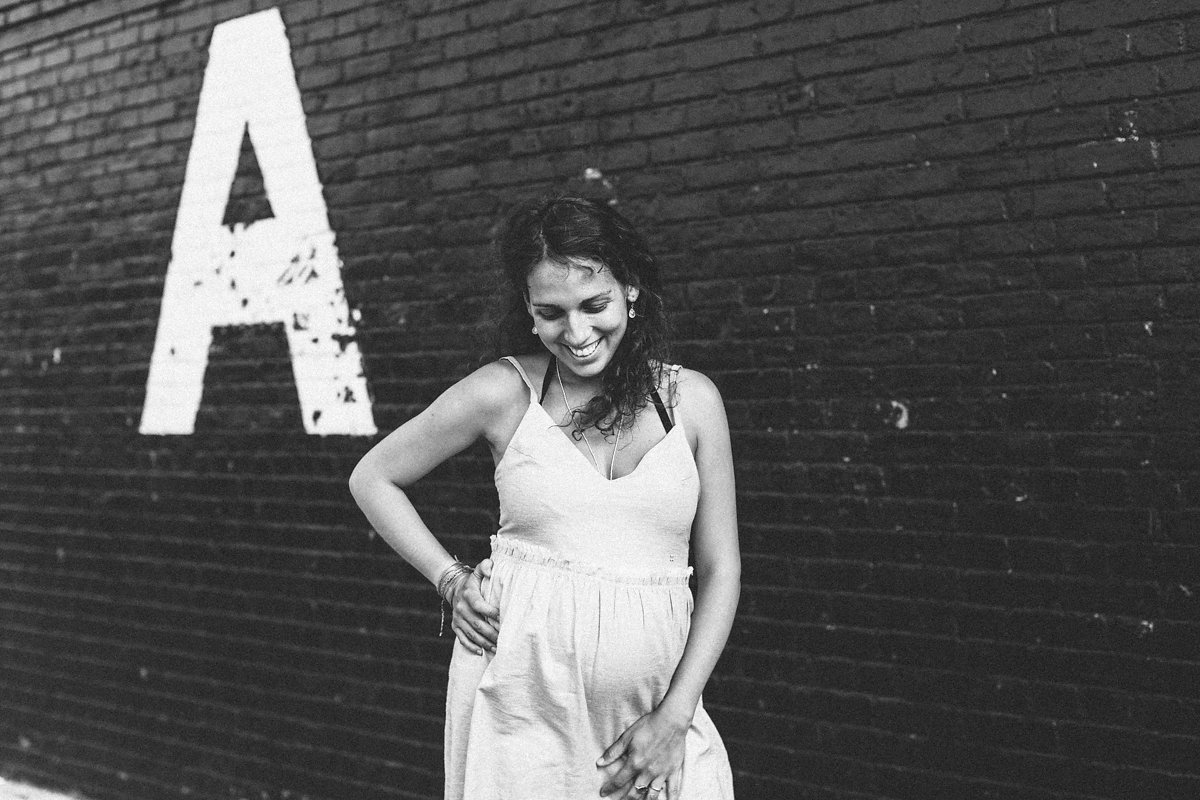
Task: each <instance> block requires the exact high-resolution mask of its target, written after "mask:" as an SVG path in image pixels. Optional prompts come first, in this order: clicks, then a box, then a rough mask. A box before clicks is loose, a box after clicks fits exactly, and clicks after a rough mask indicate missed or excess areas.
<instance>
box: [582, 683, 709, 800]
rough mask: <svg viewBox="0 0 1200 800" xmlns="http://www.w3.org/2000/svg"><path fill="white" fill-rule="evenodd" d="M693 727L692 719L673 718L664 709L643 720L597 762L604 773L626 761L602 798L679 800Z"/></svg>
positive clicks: (602, 789)
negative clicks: (686, 748) (606, 769)
mask: <svg viewBox="0 0 1200 800" xmlns="http://www.w3.org/2000/svg"><path fill="white" fill-rule="evenodd" d="M690 725H691V720H690V719H683V718H681V717H680V716H679V715H672V714H671V713H670V712H669V711H668V710H666V709H664V708H663V707H662V706H660V707H659V708H656V709H655V710H653V711H651V712H650V713H649V714H644V715H642V716H641V717H639V718H638V719H637V721H636V722H634V723H633V724H632V725H630V726H629V727H628V728H626V729H625V732H624V733H622V734H621V735H620V736H619V737H618V738H617V740H616V741H615V742H613V743H612V744H611V745H609V746H608V749H607V750H605V751H604V754H603V755H601V756H600V760H599V761H597V762H596V766H597V767H600V768H602V769H603V768H604V767H609V766H612V765H613V764H616V763H617V762H618V761H620V760H622V759H624V763H623V764H621V766H620V769H618V770H617V771H616V773H615V774H613V775H611V776H610V777H609V778H608V780H606V781H605V782H604V785H603V786H601V787H600V795H601V796H602V797H609V798H610V800H676V798H678V797H679V796H680V784H681V782H682V780H683V752H684V741H685V740H686V737H687V731H688V727H689V726H690ZM639 788H640V789H641V791H638V790H639ZM613 792H616V794H611V793H613ZM610 795H611V796H610Z"/></svg>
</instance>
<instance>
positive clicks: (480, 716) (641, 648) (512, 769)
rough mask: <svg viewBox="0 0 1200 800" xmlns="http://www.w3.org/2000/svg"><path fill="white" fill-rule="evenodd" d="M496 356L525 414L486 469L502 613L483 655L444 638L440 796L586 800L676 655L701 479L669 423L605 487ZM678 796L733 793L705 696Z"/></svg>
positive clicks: (492, 590) (495, 594) (686, 618)
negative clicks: (517, 389) (493, 495)
mask: <svg viewBox="0 0 1200 800" xmlns="http://www.w3.org/2000/svg"><path fill="white" fill-rule="evenodd" d="M505 360H507V361H508V362H509V363H511V364H512V365H513V366H514V367H515V368H516V369H517V371H518V372H520V374H521V378H522V380H524V382H525V384H526V386H528V387H529V408H528V409H527V410H526V412H525V415H524V417H522V419H521V422H520V424H519V425H518V426H517V430H516V432H515V433H514V434H513V437H512V440H511V441H510V442H509V444H508V448H507V449H506V450H505V452H504V455H503V456H502V457H501V459H500V462H499V463H498V464H497V465H496V472H495V479H496V487H497V490H498V492H499V497H500V529H499V531H498V532H497V534H496V535H495V536H493V537H492V556H491V557H492V562H493V568H492V577H491V579H490V580H485V581H484V587H483V591H484V595H485V597H487V599H488V600H489V601H490V602H492V603H494V604H496V605H498V606H499V608H500V619H501V622H500V636H499V639H498V641H497V644H496V653H495V654H494V655H493V654H492V653H488V652H486V651H485V653H484V655H483V656H479V655H476V654H475V653H472V652H471V651H470V650H468V649H467V648H466V647H464V646H463V645H462V644H460V643H458V642H457V641H456V642H455V645H454V654H453V657H452V658H451V662H450V675H449V684H448V688H447V695H446V733H445V767H446V793H445V800H542V799H543V798H544V799H545V800H583V798H587V800H593V799H594V798H597V797H599V790H600V786H601V785H602V784H603V782H604V781H605V779H606V778H607V777H608V775H610V774H613V773H615V772H616V770H617V769H619V767H620V765H621V762H620V761H618V762H617V763H616V764H614V765H611V766H609V767H607V768H605V769H604V770H601V769H600V768H598V767H597V766H596V759H598V758H599V757H600V754H601V753H602V752H604V750H605V748H607V747H608V746H609V745H610V744H612V743H613V742H614V741H616V739H617V737H618V736H620V735H621V733H623V732H624V731H625V729H626V728H628V727H629V725H630V724H632V723H633V722H634V721H635V720H637V719H638V718H639V717H641V716H642V715H643V714H646V713H647V712H649V711H651V710H653V709H654V707H655V706H656V705H657V704H658V702H659V701H660V700H661V699H662V697H663V695H664V694H666V691H667V689H668V687H669V686H670V682H671V677H672V675H673V674H674V672H675V667H676V666H677V665H678V663H679V659H680V657H681V656H682V654H683V648H684V644H685V642H686V641H687V635H688V629H689V625H690V622H691V612H692V603H693V600H692V593H691V590H690V589H689V587H688V576H689V575H690V574H691V568H690V567H688V566H687V562H688V542H689V539H690V537H691V526H692V520H693V518H694V517H695V513H696V506H697V501H698V498H699V474H698V473H697V471H696V463H695V460H694V459H693V458H692V453H691V448H690V447H689V446H688V442H687V437H686V436H685V435H684V431H683V428H682V426H681V424H680V420H679V419H678V418H677V419H676V420H675V424H674V425H673V426H672V427H671V429H670V430H669V431H668V432H667V435H666V438H664V439H662V440H661V441H660V442H659V443H658V444H656V445H655V446H654V447H653V448H652V449H651V450H650V451H649V452H648V453H646V455H645V456H644V457H643V458H642V460H641V462H640V463H639V464H638V466H637V467H636V468H635V469H634V471H633V472H631V473H629V474H628V475H625V476H622V477H620V478H616V479H614V480H611V481H609V480H607V479H606V478H605V477H604V476H602V475H601V474H600V473H599V472H597V471H596V470H595V469H594V468H593V467H592V465H591V464H589V463H588V461H587V458H586V457H585V456H584V455H583V454H582V453H581V452H580V451H579V450H577V449H576V448H575V446H574V444H572V443H571V442H570V441H569V440H568V438H567V436H568V434H567V432H566V431H565V430H564V429H562V428H559V427H557V425H556V424H555V421H554V420H552V419H551V418H550V416H549V414H547V413H546V411H545V409H543V408H542V406H541V404H540V403H539V401H538V397H537V393H536V391H535V390H534V388H533V384H532V383H531V382H530V380H529V376H528V375H526V373H525V371H524V369H522V367H521V365H520V363H518V362H517V360H516V359H514V358H512V357H506V359H505ZM671 369H672V377H673V378H674V377H675V375H677V374H678V367H672V368H671ZM682 789H683V792H682V794H681V795H680V797H681V799H682V800H732V798H733V779H732V775H731V771H730V767H729V759H728V757H727V755H726V752H725V747H724V745H723V744H722V742H721V738H720V736H719V735H718V734H717V730H716V727H715V726H714V725H713V722H712V719H711V718H710V717H709V715H708V713H707V712H706V711H705V710H704V706H703V702H701V703H700V704H698V705H697V708H696V714H695V716H694V718H693V720H692V724H691V727H690V729H689V730H688V733H687V739H686V754H685V760H684V767H683V782H682Z"/></svg>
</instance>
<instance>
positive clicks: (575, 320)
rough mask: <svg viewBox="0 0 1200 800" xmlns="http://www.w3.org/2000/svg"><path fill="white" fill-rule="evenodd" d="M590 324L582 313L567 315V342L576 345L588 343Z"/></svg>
mask: <svg viewBox="0 0 1200 800" xmlns="http://www.w3.org/2000/svg"><path fill="white" fill-rule="evenodd" d="M587 335H588V324H587V320H586V319H585V318H584V317H583V316H582V315H574V314H568V315H567V336H566V339H567V342H568V343H569V344H574V345H582V344H587Z"/></svg>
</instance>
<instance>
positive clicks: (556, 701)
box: [479, 561, 692, 721]
mask: <svg viewBox="0 0 1200 800" xmlns="http://www.w3.org/2000/svg"><path fill="white" fill-rule="evenodd" d="M484 593H485V596H486V597H488V598H489V600H490V601H491V602H493V603H495V604H496V605H498V606H499V608H500V620H501V621H500V638H499V640H498V642H497V647H496V654H495V655H494V656H493V657H492V658H491V661H490V663H489V664H488V666H487V669H486V671H485V672H484V674H483V676H482V679H481V681H480V687H479V688H480V690H481V691H483V692H485V693H492V694H494V695H496V699H501V696H502V695H506V694H511V695H512V697H511V698H510V699H511V701H512V702H514V703H519V702H520V699H521V697H522V696H527V695H529V694H537V695H539V696H540V697H541V702H542V703H543V704H546V703H548V704H549V705H551V706H556V707H559V708H560V709H561V710H562V711H563V712H564V713H570V709H577V708H578V707H580V705H581V704H582V706H583V707H585V708H586V709H587V710H588V713H589V714H596V713H600V714H619V715H620V716H622V717H625V716H628V715H629V714H633V713H634V712H635V711H636V710H637V709H641V710H640V711H639V712H638V713H637V714H635V716H634V718H636V716H640V715H641V714H643V713H646V712H647V711H649V710H651V709H652V708H653V707H654V705H655V704H657V702H658V701H659V700H660V699H661V698H662V696H663V694H664V693H665V692H666V689H667V687H668V686H669V684H670V680H671V676H672V675H673V674H674V672H675V667H676V666H677V665H678V663H679V659H680V657H681V656H682V654H683V647H684V644H685V642H686V641H687V633H688V627H689V623H690V618H691V610H692V595H691V592H690V590H689V589H688V587H687V585H686V584H676V585H661V584H638V583H629V582H625V583H622V582H617V581H610V580H604V579H601V578H596V577H595V576H584V575H579V574H576V573H573V572H570V571H568V570H561V569H551V568H546V567H540V566H538V567H533V566H528V565H524V564H520V563H503V562H500V561H497V563H496V564H495V566H494V568H493V577H492V579H491V580H490V581H485V586H484ZM629 721H632V720H629Z"/></svg>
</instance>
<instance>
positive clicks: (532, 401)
mask: <svg viewBox="0 0 1200 800" xmlns="http://www.w3.org/2000/svg"><path fill="white" fill-rule="evenodd" d="M529 405H531V406H537V407H538V409H540V410H541V412H542V416H544V417H545V418H546V419H547V420H548V421H549V422H550V425H551V427H553V428H555V429H556V430H557V431H558V432H557V433H555V432H554V431H551V430H549V429H547V431H546V433H548V434H550V435H551V436H554V437H555V438H557V439H560V440H561V441H562V443H563V444H565V445H566V446H567V447H569V448H570V449H571V452H573V453H574V454H575V455H576V456H578V457H579V458H580V459H581V461H582V463H583V466H585V467H586V468H587V471H588V472H590V473H592V474H593V475H595V476H596V477H597V478H599V479H600V480H602V481H604V482H605V483H616V482H617V481H623V480H625V479H626V478H631V477H633V476H634V475H636V474H637V472H638V470H640V469H641V468H642V464H644V463H646V459H648V458H649V457H650V456H651V455H652V454H653V453H654V451H655V450H657V449H658V448H659V446H660V445H662V443H663V442H665V441H667V439H670V438H671V434H672V433H673V432H675V431H676V430H678V429H679V424H678V423H676V424H674V425H672V426H671V430H669V431H667V433H666V435H665V436H663V438H661V439H659V440H658V441H657V442H655V443H654V444H652V445H651V446H650V449H649V450H647V451H646V452H645V453H642V457H641V458H640V459H639V460H638V463H637V465H636V466H634V468H633V469H631V470H630V471H629V472H627V473H625V474H624V475H619V476H617V477H616V478H608V477H606V476H605V475H604V474H603V473H601V472H600V470H598V469H596V465H595V464H592V463H590V462H589V461H588V459H587V456H585V455H584V454H583V451H582V450H580V449H579V448H578V447H576V446H575V445H574V444H573V443H572V442H571V440H570V439H569V438H567V433H566V431H564V430H562V428H561V426H560V425H559V424H558V422H557V421H555V419H554V418H553V417H551V416H550V412H549V411H547V410H546V409H545V408H544V407H543V406H542V404H541V403H539V402H537V399H536V398H534V397H530V398H529ZM688 454H689V455H690V454H691V448H690V447H689V448H688ZM501 460H503V457H501Z"/></svg>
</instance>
